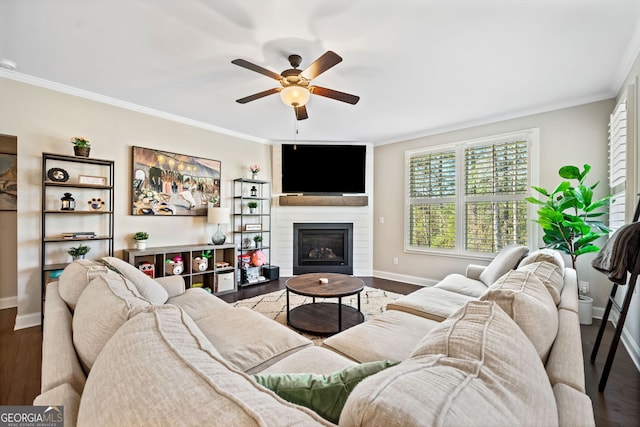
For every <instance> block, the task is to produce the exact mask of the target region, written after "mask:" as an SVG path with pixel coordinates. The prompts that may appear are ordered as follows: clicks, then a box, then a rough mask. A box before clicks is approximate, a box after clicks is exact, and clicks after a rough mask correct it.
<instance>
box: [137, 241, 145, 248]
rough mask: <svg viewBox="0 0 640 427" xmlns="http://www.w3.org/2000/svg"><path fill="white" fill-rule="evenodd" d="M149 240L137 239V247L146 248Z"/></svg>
mask: <svg viewBox="0 0 640 427" xmlns="http://www.w3.org/2000/svg"><path fill="white" fill-rule="evenodd" d="M146 248H147V241H146V240H136V249H146Z"/></svg>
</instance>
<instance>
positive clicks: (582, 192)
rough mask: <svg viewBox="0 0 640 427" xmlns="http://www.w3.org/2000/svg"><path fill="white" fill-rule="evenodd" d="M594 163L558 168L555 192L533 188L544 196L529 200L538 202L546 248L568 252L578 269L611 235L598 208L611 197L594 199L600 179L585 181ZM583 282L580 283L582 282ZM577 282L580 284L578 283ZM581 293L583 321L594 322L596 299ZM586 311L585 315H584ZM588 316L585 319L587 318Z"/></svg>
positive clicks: (581, 318) (605, 204) (534, 202)
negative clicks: (583, 258) (599, 242)
mask: <svg viewBox="0 0 640 427" xmlns="http://www.w3.org/2000/svg"><path fill="white" fill-rule="evenodd" d="M590 170H591V166H590V165H584V170H582V171H580V169H579V168H578V167H576V166H563V167H561V168H560V170H559V171H558V174H559V175H560V177H561V178H564V179H565V181H562V182H561V183H560V184H559V185H558V186H557V187H556V188H555V189H554V190H553V191H547V190H545V189H544V188H540V187H535V186H534V187H533V189H534V190H536V191H537V192H538V193H540V194H541V195H542V196H544V198H542V200H540V199H537V198H535V197H528V198H527V199H526V201H527V202H529V203H533V204H536V205H538V206H539V207H540V208H539V209H538V219H536V220H534V221H535V222H537V223H538V224H540V226H541V227H542V231H543V232H544V236H543V237H542V240H543V241H544V243H545V245H544V247H545V248H550V249H556V250H558V251H560V252H564V253H566V254H568V255H569V257H570V258H571V266H572V267H573V269H574V270H576V272H577V269H576V260H577V259H578V257H579V256H580V255H583V254H586V253H591V252H598V251H599V250H600V248H599V247H598V246H596V244H595V241H596V240H598V239H599V238H601V237H604V236H606V235H608V234H609V227H607V226H606V225H605V224H604V223H603V222H602V221H601V219H600V218H601V217H602V216H603V215H605V214H606V212H603V211H598V210H599V209H600V208H603V207H605V206H608V205H609V202H610V199H611V196H610V195H607V196H605V197H603V198H601V199H596V200H594V198H593V190H594V189H595V188H596V187H597V186H598V184H599V182H596V183H595V184H593V185H588V184H586V183H585V180H586V178H587V174H588V173H589V171H590ZM578 283H579V282H578ZM578 283H576V285H578ZM579 288H580V287H579V285H578V294H579V299H580V309H581V313H580V323H582V324H590V323H591V314H590V312H591V310H590V308H591V305H592V304H593V299H591V298H590V297H588V296H586V295H580V289H579ZM583 313H584V314H583ZM583 319H584V320H583Z"/></svg>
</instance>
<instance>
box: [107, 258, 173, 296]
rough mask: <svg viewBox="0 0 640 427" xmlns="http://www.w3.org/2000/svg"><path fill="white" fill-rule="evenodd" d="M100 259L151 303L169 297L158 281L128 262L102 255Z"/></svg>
mask: <svg viewBox="0 0 640 427" xmlns="http://www.w3.org/2000/svg"><path fill="white" fill-rule="evenodd" d="M102 260H103V261H104V262H106V263H107V264H109V265H110V266H111V267H112V268H114V269H116V270H117V271H118V272H119V273H120V274H122V275H123V276H124V277H126V278H127V280H129V281H130V282H131V283H133V285H134V286H135V287H136V289H137V290H138V292H140V295H142V297H143V298H144V299H146V300H147V301H149V302H150V303H151V304H164V303H165V302H167V300H168V299H169V293H168V292H167V291H166V290H165V289H164V288H163V287H162V285H160V283H158V282H156V281H155V280H153V279H152V278H151V277H149V276H147V275H146V274H144V273H143V272H142V271H140V270H139V269H137V268H135V267H134V266H133V265H131V264H129V263H128V262H125V261H123V260H121V259H119V258H115V257H104V258H102Z"/></svg>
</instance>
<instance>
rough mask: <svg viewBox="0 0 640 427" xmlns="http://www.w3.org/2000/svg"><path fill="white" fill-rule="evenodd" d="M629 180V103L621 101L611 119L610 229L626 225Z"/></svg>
mask: <svg viewBox="0 0 640 427" xmlns="http://www.w3.org/2000/svg"><path fill="white" fill-rule="evenodd" d="M626 179H627V103H626V101H625V100H622V101H620V103H619V104H618V105H616V108H615V109H614V110H613V113H611V116H610V118H609V187H611V192H612V194H613V197H612V201H611V206H610V207H609V228H611V231H612V232H613V231H615V230H617V229H618V228H620V227H621V226H622V225H624V224H625V222H626V218H625V214H626V200H625V199H626V186H625V183H626Z"/></svg>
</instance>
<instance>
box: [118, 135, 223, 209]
mask: <svg viewBox="0 0 640 427" xmlns="http://www.w3.org/2000/svg"><path fill="white" fill-rule="evenodd" d="M132 149H133V155H132V159H133V167H132V184H133V185H132V212H131V214H132V215H161V216H206V215H207V207H208V205H209V203H211V205H212V206H213V207H220V179H221V175H222V174H221V168H222V162H221V161H220V160H211V159H205V158H202V157H195V156H190V155H185V154H177V153H171V152H168V151H161V150H155V149H151V148H143V147H132Z"/></svg>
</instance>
